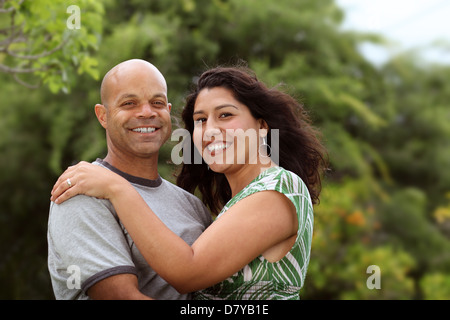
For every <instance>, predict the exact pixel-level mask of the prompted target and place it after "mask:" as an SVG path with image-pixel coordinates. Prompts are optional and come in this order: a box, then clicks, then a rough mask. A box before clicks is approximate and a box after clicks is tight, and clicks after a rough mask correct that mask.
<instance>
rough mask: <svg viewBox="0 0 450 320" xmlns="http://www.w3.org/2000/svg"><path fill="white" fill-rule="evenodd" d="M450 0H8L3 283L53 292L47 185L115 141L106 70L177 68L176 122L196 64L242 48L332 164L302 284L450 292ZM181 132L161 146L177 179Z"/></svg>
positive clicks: (0, 201)
mask: <svg viewBox="0 0 450 320" xmlns="http://www.w3.org/2000/svg"><path fill="white" fill-rule="evenodd" d="M71 5H76V6H75V7H70V6H71ZM449 10H450V3H449V2H448V1H442V0H435V1H420V0H414V1H400V0H394V1H392V0H391V1H376V2H374V1H369V0H359V1H351V0H277V1H273V0H257V1H256V0H164V1H160V0H130V1H113V0H101V1H99V0H80V1H67V0H34V1H31V0H2V1H0V112H1V117H0V190H1V191H0V299H54V297H53V293H52V288H51V283H50V279H49V275H48V271H47V238H46V232H47V219H48V209H49V204H50V203H49V197H50V190H51V188H52V186H53V184H54V182H55V181H56V179H57V177H58V176H59V174H60V173H61V172H62V171H63V170H64V169H65V168H66V167H67V166H69V165H71V164H73V163H74V162H77V161H79V160H86V161H92V160H94V159H95V158H97V157H104V156H105V155H106V142H105V135H104V130H103V128H102V127H101V126H100V125H99V123H98V122H97V119H96V117H95V115H94V105H95V104H96V103H97V102H100V95H99V88H100V83H101V79H102V77H103V75H104V74H105V73H106V72H107V71H108V70H109V69H110V68H111V67H113V66H114V65H116V64H117V63H119V62H121V61H123V60H127V59H130V58H141V59H146V60H148V61H150V62H152V63H153V64H155V65H156V66H157V67H158V68H159V69H160V70H161V72H162V73H163V74H164V75H165V77H166V80H167V83H168V85H169V100H170V101H171V102H172V104H173V114H174V124H175V127H174V128H176V125H177V123H176V115H177V114H178V113H179V111H180V110H181V108H182V106H183V102H184V97H185V94H186V92H187V91H188V89H189V87H190V86H191V84H192V82H193V81H194V79H195V76H196V75H198V74H199V73H200V72H201V71H203V70H204V69H205V68H206V67H212V66H216V65H218V64H230V63H234V62H237V61H239V60H244V61H246V62H247V63H248V65H249V66H250V67H251V68H252V69H253V70H254V71H255V72H256V74H257V75H258V77H259V78H260V80H262V81H264V82H265V83H266V84H267V85H269V86H275V85H278V84H280V83H282V84H284V88H285V90H286V91H288V92H289V93H290V94H292V95H294V96H295V97H297V98H298V99H299V100H300V101H302V102H303V104H304V105H305V107H306V109H307V110H308V111H309V113H310V115H311V117H312V119H313V120H314V123H315V125H316V126H317V127H318V128H320V130H321V132H322V133H323V138H324V141H325V144H326V146H327V149H328V152H329V157H330V163H331V165H330V171H329V172H328V173H327V174H326V176H325V178H324V181H323V192H322V196H321V202H320V205H318V206H316V208H315V226H314V239H313V247H312V254H311V262H310V265H309V269H308V275H307V278H306V283H305V286H304V288H303V289H302V292H301V298H302V299H450V170H449V168H450V86H449V85H448V81H449V79H450V59H449V56H450V55H449V51H450V38H449V37H448V30H449V28H448V24H449V22H448V16H449V15H448V14H447V15H443V12H448V11H449ZM431 27H434V28H431ZM445 32H446V33H445ZM174 143H175V142H170V141H169V142H168V143H167V144H166V145H165V147H164V148H163V150H162V154H161V158H160V169H161V170H160V172H161V175H162V176H163V177H164V178H166V179H168V180H170V181H174V178H173V173H174V170H175V169H176V168H175V166H173V165H171V164H170V152H171V148H172V146H173V145H174ZM372 265H375V266H378V269H377V270H379V273H378V274H375V273H373V272H372V271H369V270H372V269H368V268H369V266H372ZM372 276H379V280H380V282H379V284H380V287H379V289H377V288H373V286H370V283H373V281H372V280H373V279H374V278H373V277H372ZM371 277H372V278H371ZM368 284H369V285H368Z"/></svg>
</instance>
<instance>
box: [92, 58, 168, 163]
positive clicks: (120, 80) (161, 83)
mask: <svg viewBox="0 0 450 320" xmlns="http://www.w3.org/2000/svg"><path fill="white" fill-rule="evenodd" d="M100 91H101V99H102V104H97V105H96V106H95V113H96V115H97V118H98V120H99V121H100V124H101V125H102V126H103V127H104V128H105V129H106V137H107V143H108V158H111V157H113V158H117V157H119V158H120V159H122V160H125V161H131V160H133V159H137V158H141V159H149V158H155V159H157V157H158V152H159V149H160V147H161V146H162V145H163V144H164V143H165V142H166V141H167V139H168V138H169V136H170V133H171V129H172V126H171V119H170V110H171V107H172V106H171V104H170V103H168V99H167V84H166V81H165V79H164V76H163V75H162V74H161V72H159V70H158V69H157V68H156V67H155V66H153V65H152V64H151V63H149V62H147V61H144V60H138V59H133V60H127V61H125V62H122V63H120V64H118V65H116V66H115V67H114V68H112V69H111V70H110V71H109V72H108V73H107V74H106V75H105V77H104V78H103V82H102V86H101V90H100Z"/></svg>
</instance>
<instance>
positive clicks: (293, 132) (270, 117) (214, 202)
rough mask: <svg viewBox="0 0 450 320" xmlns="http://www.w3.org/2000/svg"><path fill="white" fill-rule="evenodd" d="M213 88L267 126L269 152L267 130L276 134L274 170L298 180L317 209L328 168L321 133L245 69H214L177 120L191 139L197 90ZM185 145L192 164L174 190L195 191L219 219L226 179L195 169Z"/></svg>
mask: <svg viewBox="0 0 450 320" xmlns="http://www.w3.org/2000/svg"><path fill="white" fill-rule="evenodd" d="M215 87H223V88H227V89H229V90H231V92H232V93H233V95H234V97H235V98H236V99H237V100H238V101H239V102H241V103H243V104H244V105H246V106H247V107H248V108H249V109H250V112H251V114H252V115H253V117H254V118H255V119H263V120H265V121H266V123H267V125H268V126H269V131H268V132H269V133H268V136H267V143H268V144H269V146H270V145H271V135H270V131H271V129H278V130H279V163H278V165H279V166H281V167H283V168H284V169H286V170H289V171H292V172H294V173H296V174H297V175H298V176H300V178H302V180H303V181H304V182H305V184H306V186H307V187H308V190H309V193H310V196H311V199H312V201H313V203H315V204H316V203H318V202H319V194H320V191H321V175H322V172H323V170H324V168H325V166H326V160H325V154H326V151H325V148H324V147H323V145H322V143H321V142H320V139H319V132H318V131H317V130H316V129H315V128H314V127H312V125H311V121H310V118H309V117H308V115H307V114H306V112H305V111H304V109H303V106H302V104H300V103H299V102H298V101H296V100H295V99H294V98H293V97H291V96H290V95H288V94H286V93H284V92H282V91H280V90H278V89H269V88H267V87H266V85H265V84H263V83H262V82H260V81H258V79H257V78H256V76H255V75H254V74H253V73H252V72H251V70H249V69H248V68H244V67H241V66H239V67H217V68H213V69H210V70H208V71H206V72H204V73H203V74H202V75H201V76H200V78H199V79H198V83H197V85H196V86H195V88H194V89H193V91H192V93H191V94H190V95H188V97H187V99H186V105H185V107H184V109H183V112H182V115H181V116H182V119H183V121H184V123H185V128H186V129H187V130H188V131H189V133H190V137H192V136H193V131H194V120H193V112H194V106H195V101H196V99H197V96H198V94H199V92H200V91H201V90H203V89H205V88H208V89H211V88H215ZM186 140H189V141H186ZM184 142H185V143H188V144H190V146H186V147H187V148H188V149H184V150H190V151H191V152H190V153H191V155H190V156H191V159H190V161H185V162H184V163H183V166H182V168H181V171H180V173H179V174H178V177H177V184H178V185H179V186H180V187H182V188H184V189H185V190H187V191H189V192H191V193H194V192H195V191H196V190H197V188H198V191H199V192H200V193H201V195H202V201H203V202H204V203H205V205H206V206H208V207H209V209H210V210H211V212H212V213H213V214H217V213H218V212H219V211H220V210H221V209H222V207H223V206H224V205H225V204H226V202H227V201H228V200H229V199H230V198H231V189H230V187H229V185H228V181H227V179H226V178H225V175H224V174H222V173H216V172H213V171H212V170H209V169H208V166H207V164H206V163H205V162H204V161H203V160H202V163H201V164H198V163H197V164H195V161H194V157H195V156H194V153H197V155H196V159H199V158H200V155H199V154H198V151H197V150H196V148H195V147H194V144H193V141H192V139H185V141H184ZM188 156H189V155H188ZM185 160H186V159H185ZM186 162H190V163H186ZM197 162H198V161H197Z"/></svg>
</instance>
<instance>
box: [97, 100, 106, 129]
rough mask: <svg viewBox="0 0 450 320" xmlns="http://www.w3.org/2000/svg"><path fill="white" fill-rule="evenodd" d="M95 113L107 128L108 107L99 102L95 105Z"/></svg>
mask: <svg viewBox="0 0 450 320" xmlns="http://www.w3.org/2000/svg"><path fill="white" fill-rule="evenodd" d="M95 115H96V116H97V119H98V121H99V122H100V124H101V125H102V127H103V128H105V129H106V107H105V106H104V105H102V104H98V103H97V104H96V105H95Z"/></svg>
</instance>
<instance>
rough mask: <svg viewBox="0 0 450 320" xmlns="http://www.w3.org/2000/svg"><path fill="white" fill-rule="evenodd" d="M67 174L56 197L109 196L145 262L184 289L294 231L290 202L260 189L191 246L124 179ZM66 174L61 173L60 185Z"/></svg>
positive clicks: (224, 274)
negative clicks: (67, 182)
mask: <svg viewBox="0 0 450 320" xmlns="http://www.w3.org/2000/svg"><path fill="white" fill-rule="evenodd" d="M92 167H94V166H92ZM97 167H98V166H97ZM99 168H100V167H99ZM87 169H89V170H90V169H95V171H99V170H97V168H91V167H89V168H87ZM87 169H86V170H87ZM101 169H104V168H101ZM83 170H85V169H83ZM89 170H88V171H89ZM104 170H107V169H104ZM108 171H109V170H108ZM71 174H73V176H74V178H73V180H74V181H76V182H75V184H74V185H73V187H71V188H69V189H68V192H69V194H68V195H65V193H63V194H62V195H61V196H60V198H59V201H62V200H65V199H67V197H71V196H73V195H74V194H78V193H83V194H87V195H90V196H97V197H102V198H107V199H109V200H110V201H111V202H112V204H113V205H114V207H115V209H116V212H117V214H118V215H119V218H120V219H121V221H122V223H123V224H124V226H125V228H126V229H127V230H128V232H129V233H130V235H131V237H132V238H133V240H134V242H135V243H136V245H137V247H138V249H139V251H140V252H141V253H142V255H143V256H144V258H145V259H146V261H147V262H148V263H149V265H150V266H151V267H152V268H153V269H154V270H155V271H156V272H157V273H158V274H159V275H160V276H161V277H162V278H164V279H165V280H166V281H167V282H169V283H170V284H171V285H172V286H173V287H175V288H176V289H177V290H178V291H179V292H182V293H184V292H192V291H196V290H199V289H203V288H206V287H209V286H211V285H213V284H216V283H218V282H220V281H222V280H224V279H226V278H228V277H229V276H231V275H233V274H234V273H236V272H237V271H238V270H240V269H242V268H243V267H244V266H245V265H246V264H248V263H249V262H250V261H252V260H253V259H254V258H256V257H258V256H259V255H261V254H263V253H264V252H265V251H266V250H268V249H270V248H272V247H273V246H275V245H277V244H278V243H280V242H282V241H285V240H286V239H288V238H290V237H292V236H293V235H295V234H296V232H297V215H296V214H295V209H294V206H293V204H292V203H291V202H290V201H289V200H288V199H287V198H286V197H285V196H283V195H282V194H280V193H278V192H275V191H263V192H258V193H255V194H253V195H251V196H249V197H247V198H245V199H243V200H241V201H239V202H238V203H237V204H235V205H234V206H233V207H232V208H230V209H229V210H228V211H227V213H226V214H224V215H223V216H221V217H220V219H218V220H216V221H215V222H214V223H213V224H212V225H211V226H210V227H209V228H207V229H206V230H205V232H204V233H203V234H202V235H201V236H200V237H199V238H198V239H197V241H196V242H195V243H194V244H193V245H192V247H191V246H189V245H188V244H187V243H186V242H185V241H184V240H183V239H181V238H180V237H178V236H177V235H176V234H175V233H173V232H172V231H171V230H170V229H169V228H167V227H166V226H165V224H164V223H163V222H162V221H161V220H160V219H159V218H158V217H157V216H156V215H155V214H154V213H153V211H152V210H151V208H149V206H148V205H147V204H146V203H145V201H144V200H143V199H142V197H141V196H140V195H139V193H138V192H137V191H136V190H135V189H134V188H133V187H132V186H131V185H130V184H129V183H128V182H127V181H126V180H125V179H123V178H121V177H119V178H120V179H119V178H117V177H112V176H111V175H110V174H109V173H106V172H103V171H99V172H95V173H94V172H85V173H84V174H77V173H76V170H75V172H74V171H73V172H72V173H71ZM111 174H113V175H115V174H114V173H111ZM67 176H70V175H67ZM67 176H64V177H63V176H61V184H62V185H63V186H62V187H61V186H59V187H61V188H62V189H64V188H65V187H64V181H65V179H67ZM94 177H95V178H94ZM77 185H78V187H77ZM80 185H81V187H80ZM59 187H57V186H56V189H58V188H59ZM60 191H61V190H58V191H55V192H54V194H55V196H58V195H59V192H60ZM150 205H151V204H150Z"/></svg>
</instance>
